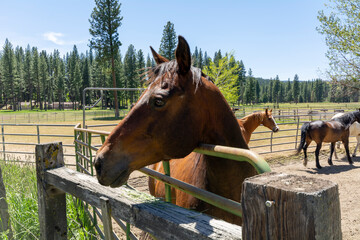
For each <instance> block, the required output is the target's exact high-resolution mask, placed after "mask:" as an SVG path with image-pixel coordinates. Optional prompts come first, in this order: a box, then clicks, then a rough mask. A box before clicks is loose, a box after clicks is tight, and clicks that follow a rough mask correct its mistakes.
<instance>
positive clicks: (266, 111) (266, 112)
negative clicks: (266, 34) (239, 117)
mask: <svg viewBox="0 0 360 240" xmlns="http://www.w3.org/2000/svg"><path fill="white" fill-rule="evenodd" d="M265 115H266V116H267V115H268V109H267V108H265Z"/></svg>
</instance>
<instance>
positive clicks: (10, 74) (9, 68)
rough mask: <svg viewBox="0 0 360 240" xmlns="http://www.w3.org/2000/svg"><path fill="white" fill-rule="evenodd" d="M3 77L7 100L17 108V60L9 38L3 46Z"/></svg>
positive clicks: (14, 108) (13, 107)
mask: <svg viewBox="0 0 360 240" xmlns="http://www.w3.org/2000/svg"><path fill="white" fill-rule="evenodd" d="M1 59H2V69H3V71H2V78H3V82H4V89H5V91H4V93H5V102H7V100H10V101H11V105H12V109H13V110H14V111H15V110H16V93H15V87H16V86H15V85H16V77H15V75H16V65H15V64H16V62H15V53H14V49H13V46H12V44H11V43H10V42H9V40H8V39H6V40H5V45H4V48H3V55H2V58H1Z"/></svg>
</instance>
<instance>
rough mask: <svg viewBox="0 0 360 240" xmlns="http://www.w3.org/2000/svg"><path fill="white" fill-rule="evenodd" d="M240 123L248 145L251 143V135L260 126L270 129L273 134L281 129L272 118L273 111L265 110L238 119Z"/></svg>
mask: <svg viewBox="0 0 360 240" xmlns="http://www.w3.org/2000/svg"><path fill="white" fill-rule="evenodd" d="M238 122H239V125H240V129H241V132H242V134H243V136H244V138H245V141H246V143H249V141H250V137H251V134H252V133H253V132H254V131H255V129H256V128H257V127H258V126H260V124H262V125H264V126H265V127H267V128H269V129H270V130H272V131H273V132H277V131H279V127H278V125H277V124H276V122H275V120H274V118H273V116H272V109H271V110H270V111H269V110H268V109H265V112H256V113H252V114H250V115H247V116H245V117H243V118H241V119H238Z"/></svg>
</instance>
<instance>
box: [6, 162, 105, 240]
mask: <svg viewBox="0 0 360 240" xmlns="http://www.w3.org/2000/svg"><path fill="white" fill-rule="evenodd" d="M0 167H1V169H2V175H3V179H4V184H5V188H6V198H7V203H8V205H9V214H10V221H11V227H12V231H13V235H14V239H24V240H25V239H26V240H27V239H39V238H40V225H39V219H38V203H37V202H38V201H37V184H36V170H35V167H34V166H32V165H23V166H20V165H18V164H9V163H7V164H5V163H4V162H2V163H1V164H0ZM66 205H67V222H68V239H76V240H77V239H98V238H99V236H98V235H97V234H96V231H95V227H94V226H93V224H92V222H91V220H90V218H89V217H88V215H87V214H86V212H85V211H84V209H83V207H82V206H81V203H80V202H79V201H76V200H74V199H73V197H72V196H70V195H67V196H66ZM0 237H1V238H2V239H6V238H5V235H4V234H3V235H0Z"/></svg>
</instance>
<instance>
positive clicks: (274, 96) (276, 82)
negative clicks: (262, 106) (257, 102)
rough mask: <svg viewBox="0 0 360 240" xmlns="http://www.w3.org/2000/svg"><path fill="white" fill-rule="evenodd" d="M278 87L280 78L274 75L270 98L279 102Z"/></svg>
mask: <svg viewBox="0 0 360 240" xmlns="http://www.w3.org/2000/svg"><path fill="white" fill-rule="evenodd" d="M280 88H281V86H280V78H279V76H278V75H276V77H275V80H274V83H273V88H272V100H273V102H274V103H279V94H280Z"/></svg>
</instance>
